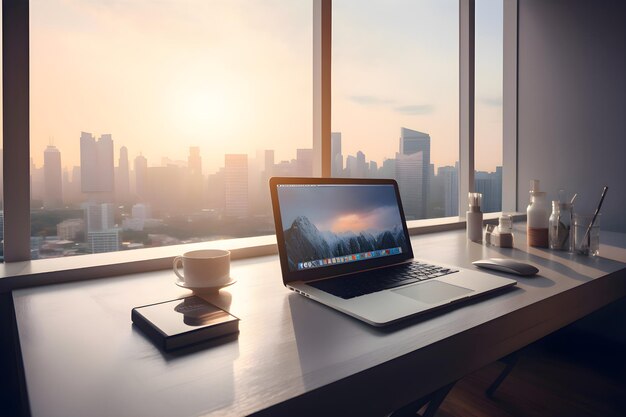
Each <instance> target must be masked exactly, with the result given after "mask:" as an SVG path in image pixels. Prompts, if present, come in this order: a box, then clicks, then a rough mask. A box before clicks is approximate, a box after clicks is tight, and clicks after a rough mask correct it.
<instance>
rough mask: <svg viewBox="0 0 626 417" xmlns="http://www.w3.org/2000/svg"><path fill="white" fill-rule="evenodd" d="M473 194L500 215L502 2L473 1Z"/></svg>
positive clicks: (485, 207)
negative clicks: (477, 193) (474, 18)
mask: <svg viewBox="0 0 626 417" xmlns="http://www.w3.org/2000/svg"><path fill="white" fill-rule="evenodd" d="M475 13H476V15H475V17H476V26H475V28H476V29H475V30H476V32H475V33H476V41H475V45H476V49H475V53H476V70H475V71H476V72H475V77H476V80H475V82H476V84H475V88H476V90H475V91H476V96H475V139H474V141H475V142H474V143H475V168H476V172H475V174H474V181H475V190H476V192H480V193H482V194H483V203H482V209H483V211H484V212H497V211H502V134H503V125H502V121H503V111H502V89H503V84H502V76H503V0H478V1H476V11H475Z"/></svg>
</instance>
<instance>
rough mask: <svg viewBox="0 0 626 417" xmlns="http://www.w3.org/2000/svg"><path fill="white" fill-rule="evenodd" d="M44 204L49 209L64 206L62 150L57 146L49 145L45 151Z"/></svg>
mask: <svg viewBox="0 0 626 417" xmlns="http://www.w3.org/2000/svg"><path fill="white" fill-rule="evenodd" d="M43 171H44V174H43V176H44V188H43V206H44V207H45V208H47V209H55V208H61V207H63V174H62V168H61V152H59V150H58V149H57V148H56V146H53V145H48V147H47V148H46V150H45V151H44V153H43Z"/></svg>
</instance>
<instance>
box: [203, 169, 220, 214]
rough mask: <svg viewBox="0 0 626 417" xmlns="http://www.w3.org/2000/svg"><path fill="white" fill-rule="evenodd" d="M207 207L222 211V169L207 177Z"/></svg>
mask: <svg viewBox="0 0 626 417" xmlns="http://www.w3.org/2000/svg"><path fill="white" fill-rule="evenodd" d="M207 183H208V185H207V201H206V203H207V207H208V208H210V209H214V210H218V211H219V210H223V209H224V197H225V195H224V194H225V186H224V168H220V170H219V171H218V172H216V173H214V174H211V175H209V178H208V180H207Z"/></svg>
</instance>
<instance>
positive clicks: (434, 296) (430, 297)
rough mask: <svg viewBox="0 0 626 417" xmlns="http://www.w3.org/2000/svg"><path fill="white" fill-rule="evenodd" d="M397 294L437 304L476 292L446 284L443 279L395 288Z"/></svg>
mask: <svg viewBox="0 0 626 417" xmlns="http://www.w3.org/2000/svg"><path fill="white" fill-rule="evenodd" d="M393 292H395V293H396V294H400V295H404V296H405V297H409V298H412V299H414V300H417V301H420V302H422V303H427V304H436V303H440V302H442V301H445V300H450V299H453V298H457V297H460V296H462V295H464V294H469V293H471V292H474V291H472V290H470V289H468V288H464V287H459V286H456V285H452V284H446V283H445V282H441V281H427V282H423V283H421V284H417V285H411V286H410V287H407V288H400V289H398V290H393Z"/></svg>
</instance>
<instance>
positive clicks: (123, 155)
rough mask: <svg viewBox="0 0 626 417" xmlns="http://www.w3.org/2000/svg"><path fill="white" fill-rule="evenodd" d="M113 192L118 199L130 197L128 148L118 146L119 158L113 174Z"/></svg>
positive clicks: (123, 199)
mask: <svg viewBox="0 0 626 417" xmlns="http://www.w3.org/2000/svg"><path fill="white" fill-rule="evenodd" d="M115 194H116V195H117V198H118V201H126V200H128V198H129V197H130V168H129V166H128V149H127V148H126V146H122V147H121V148H120V158H119V160H118V164H117V172H116V176H115Z"/></svg>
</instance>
